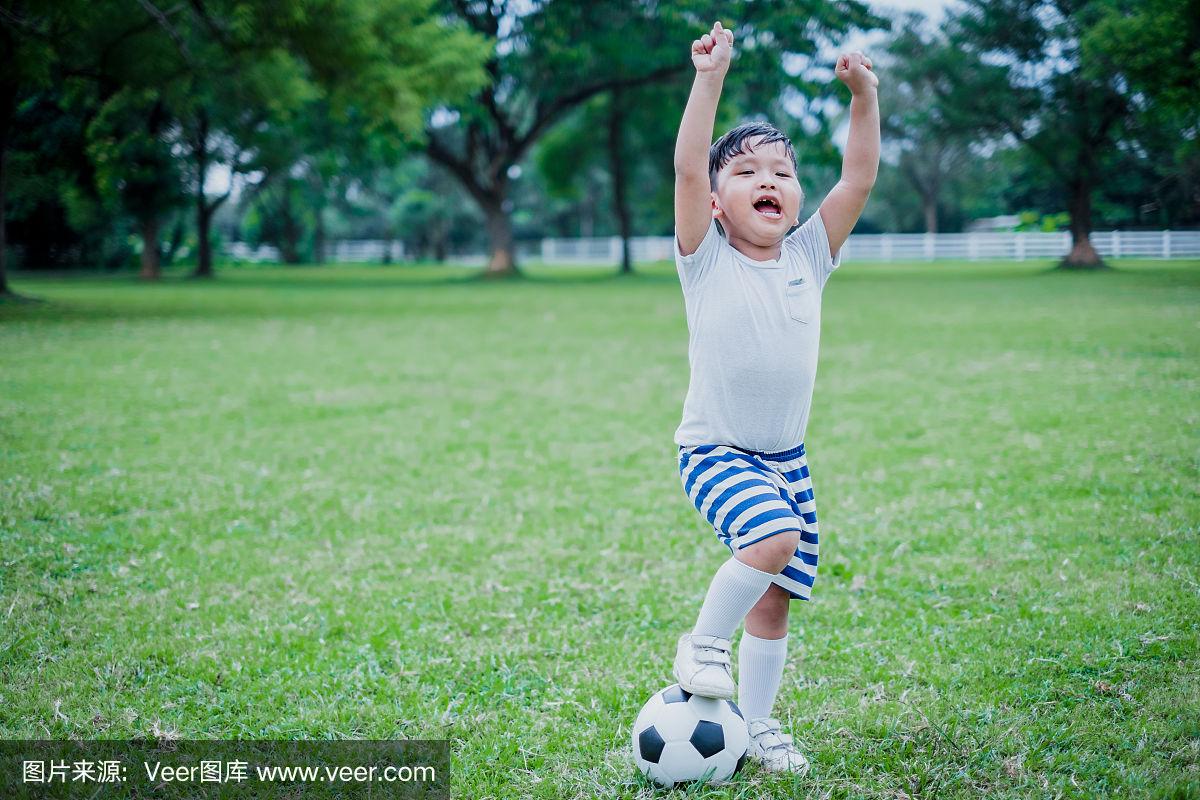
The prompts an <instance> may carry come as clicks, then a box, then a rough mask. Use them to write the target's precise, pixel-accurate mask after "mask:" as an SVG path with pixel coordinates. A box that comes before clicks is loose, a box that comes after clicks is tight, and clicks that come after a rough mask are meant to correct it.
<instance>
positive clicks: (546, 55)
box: [426, 0, 877, 276]
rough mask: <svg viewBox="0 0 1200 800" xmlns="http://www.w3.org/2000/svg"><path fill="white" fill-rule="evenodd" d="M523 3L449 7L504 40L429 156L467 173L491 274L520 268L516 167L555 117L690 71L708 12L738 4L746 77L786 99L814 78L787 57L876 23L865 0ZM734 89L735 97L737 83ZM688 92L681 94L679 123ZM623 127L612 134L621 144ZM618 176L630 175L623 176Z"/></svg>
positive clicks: (734, 15) (757, 91)
mask: <svg viewBox="0 0 1200 800" xmlns="http://www.w3.org/2000/svg"><path fill="white" fill-rule="evenodd" d="M515 5H516V4H512V5H510V3H508V2H507V1H506V0H495V2H477V1H475V0H448V1H447V3H446V6H445V7H446V9H447V11H448V12H450V13H453V14H455V15H456V16H457V17H458V18H459V19H462V20H463V21H465V22H466V23H467V24H468V25H470V26H471V28H472V29H474V30H476V31H478V32H479V33H481V34H483V35H485V36H488V37H489V38H492V39H494V40H495V41H496V48H495V51H494V53H493V54H492V57H491V59H490V60H489V61H488V62H487V64H486V70H487V74H488V83H487V84H486V85H485V86H484V87H483V88H482V89H480V90H479V91H478V92H476V93H474V94H473V95H471V97H470V100H469V101H467V102H464V103H459V104H456V105H453V106H450V107H447V108H443V109H440V110H439V111H438V112H436V113H434V114H433V115H432V116H431V118H430V121H429V124H428V125H427V128H426V138H427V146H426V150H427V153H428V155H429V157H430V158H431V159H432V160H434V161H436V162H437V163H439V164H441V165H443V166H444V167H445V168H446V169H447V170H448V171H449V172H450V173H451V174H453V175H454V176H455V177H456V178H457V179H458V180H459V181H460V182H461V183H462V184H463V186H464V187H465V188H466V189H467V191H468V192H469V193H470V195H471V196H472V197H473V198H474V199H475V202H476V203H477V204H478V205H479V207H480V209H481V210H482V211H483V213H484V215H485V218H486V220H487V230H488V236H489V240H490V255H489V261H488V269H487V274H489V275H494V276H501V275H510V274H513V273H515V271H516V263H515V259H514V255H513V232H512V222H511V217H510V213H511V210H512V208H511V201H510V200H509V196H508V195H509V188H510V180H511V178H510V171H512V170H513V168H514V167H515V166H517V165H518V163H519V162H520V161H521V160H522V158H524V156H525V155H526V154H527V153H528V152H529V151H530V149H531V148H532V147H533V145H534V144H535V143H537V142H538V141H539V140H540V139H541V138H542V136H543V135H545V134H546V132H547V131H549V130H550V128H551V127H553V126H554V125H555V124H557V123H558V122H560V121H561V120H562V119H564V118H565V117H566V116H567V115H568V114H569V113H570V112H571V111H572V110H574V109H576V108H578V107H579V106H580V105H582V104H584V103H586V102H588V101H589V100H590V99H592V98H594V97H597V96H600V95H604V94H608V93H612V92H619V93H621V96H622V97H624V96H625V95H626V94H627V93H629V92H631V91H633V90H634V89H636V88H637V87H643V86H650V85H654V84H658V83H661V82H664V81H669V80H671V79H675V78H680V77H684V76H686V75H687V74H689V72H690V70H691V65H690V63H689V62H688V59H687V57H686V56H687V45H688V42H689V41H690V38H689V37H690V33H689V32H693V31H698V30H701V29H702V28H703V26H704V25H705V24H706V22H705V21H706V20H707V21H708V23H709V24H710V23H711V20H713V19H716V18H717V15H718V14H721V15H729V18H730V20H731V25H732V26H733V27H735V28H736V29H737V30H738V35H739V37H740V38H739V41H741V42H742V43H743V47H742V54H743V55H742V57H743V58H744V59H745V61H746V63H747V68H746V74H745V76H744V80H745V82H746V85H747V86H748V88H750V89H752V90H754V91H753V92H752V94H754V95H755V98H756V100H755V102H759V103H763V102H770V101H774V100H776V99H777V98H780V96H781V91H782V89H783V88H784V87H785V86H789V85H791V86H798V85H803V81H802V80H801V79H799V78H797V77H795V76H790V75H788V74H787V72H786V70H785V69H784V61H785V56H787V55H788V54H811V53H814V52H816V51H817V50H818V48H819V45H820V44H821V43H823V42H825V41H826V39H827V37H828V36H829V35H831V34H833V33H837V32H844V31H846V30H849V29H851V28H854V27H866V26H869V25H873V24H875V22H877V20H876V18H875V17H873V16H871V15H870V13H869V12H868V10H867V7H866V5H865V4H863V3H861V2H855V1H854V0H848V1H847V2H841V3H837V4H826V3H824V2H819V0H803V1H802V2H783V0H759V2H743V3H734V4H724V5H722V6H717V5H716V4H710V3H705V2H688V1H687V0H660V1H659V2H650V1H649V0H598V1H597V2H588V3H579V2H570V1H569V0H548V1H547V2H545V3H541V4H536V5H533V6H531V7H530V8H529V9H528V10H527V11H525V13H521V12H520V11H519V10H518V9H517V8H516V7H515ZM614 23H615V24H614ZM759 68H764V69H763V70H762V74H759V73H760V69H759ZM756 81H757V84H756V83H755V82H756ZM729 94H730V97H731V99H732V98H733V97H734V95H735V94H736V93H734V92H730V93H729ZM684 99H685V98H684V97H680V98H679V100H678V102H677V103H676V104H675V105H676V106H677V107H676V108H674V112H675V121H674V125H677V124H678V116H677V115H678V113H679V111H680V109H682V107H683V102H684ZM617 113H618V114H620V113H623V108H621V107H618V109H617ZM605 128H607V126H605ZM618 133H620V132H619V131H618ZM619 138H620V137H619V136H618V137H616V138H613V137H611V136H610V140H611V141H614V142H616V146H617V147H618V148H620V147H621V144H620V142H619V141H618V140H619ZM618 178H621V179H622V180H620V181H619V182H621V183H623V176H621V175H618Z"/></svg>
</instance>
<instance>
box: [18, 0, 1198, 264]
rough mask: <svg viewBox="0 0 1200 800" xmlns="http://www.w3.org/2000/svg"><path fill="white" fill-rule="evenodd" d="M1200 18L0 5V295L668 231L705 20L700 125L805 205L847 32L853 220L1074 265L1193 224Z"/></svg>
mask: <svg viewBox="0 0 1200 800" xmlns="http://www.w3.org/2000/svg"><path fill="white" fill-rule="evenodd" d="M1198 5H1200V4H1198V3H1197V2H1195V1H1194V0H1192V1H1188V2H1184V1H1182V0H1148V1H1147V2H1136V3H1135V2H1129V1H1126V0H1091V1H1090V2H1031V1H1030V0H989V1H987V2H985V1H984V0H967V2H963V3H960V4H959V5H956V6H953V7H951V9H950V10H949V11H948V13H947V14H946V16H945V17H944V18H943V19H942V20H941V21H940V22H939V24H937V25H933V24H931V23H930V22H929V21H928V20H925V19H924V18H922V17H920V16H918V15H911V14H910V15H905V16H898V17H896V18H894V19H888V18H885V17H884V16H880V15H879V14H877V13H872V11H871V10H870V9H869V8H868V6H867V5H865V4H864V3H861V2H855V1H854V0H844V1H842V2H820V1H819V0H801V1H800V2H794V1H793V2H782V0H759V2H727V3H721V4H717V3H709V2H692V1H691V0H641V1H638V0H597V1H596V2H588V3H577V2H568V1H565V0H547V2H543V3H537V4H511V5H510V4H509V3H508V2H506V1H505V0H284V1H281V0H276V1H274V2H268V1H267V0H181V1H180V2H176V3H174V4H172V5H167V4H166V3H164V2H163V1H162V0H98V1H97V2H90V3H87V2H82V0H54V2H49V1H48V0H21V1H20V2H12V3H6V4H5V5H4V7H3V9H2V11H0V22H2V27H0V60H2V61H0V236H2V237H3V239H0V288H3V287H4V283H3V275H4V268H5V267H6V266H7V264H8V263H9V262H10V261H13V260H15V263H17V264H19V265H20V266H21V267H24V268H41V267H58V268H62V267H73V266H86V267H96V266H104V267H110V268H115V267H119V266H122V265H125V264H128V263H131V262H133V261H135V260H136V262H137V263H138V264H140V271H141V274H142V275H143V276H144V277H146V278H149V279H153V278H155V277H157V276H158V275H159V274H160V271H161V265H162V264H163V263H164V262H167V263H170V262H176V261H183V262H186V263H189V264H192V265H194V271H195V274H197V275H200V276H211V275H212V274H213V261H214V256H213V248H214V240H215V239H218V238H224V239H229V238H239V239H246V240H248V241H251V242H263V243H269V244H273V245H275V246H276V247H278V248H279V251H280V253H281V255H282V258H283V259H284V260H286V261H289V262H303V261H320V260H321V258H322V255H323V253H324V251H325V243H326V242H327V241H329V240H330V239H333V238H342V237H355V238H364V237H365V238H381V239H394V240H398V241H403V242H404V244H405V247H406V250H407V252H409V253H413V254H416V255H419V256H421V257H431V258H444V257H446V256H447V255H448V254H450V253H452V252H454V251H456V250H462V249H467V248H469V249H484V250H485V251H486V252H487V253H488V254H489V259H488V260H489V271H490V272H491V273H493V274H498V275H499V274H508V273H511V272H513V271H515V270H516V269H517V259H516V243H517V242H518V241H519V240H521V239H524V238H538V237H541V236H545V235H560V236H573V235H620V236H622V237H624V238H626V239H628V237H630V236H633V235H645V234H669V233H670V231H671V218H670V209H671V203H670V191H671V189H670V187H671V176H670V174H669V173H670V163H671V162H670V154H671V152H672V145H673V141H674V136H675V130H676V127H677V125H678V119H679V114H680V113H681V110H682V108H683V103H684V100H685V99H686V94H687V90H688V86H689V82H690V78H691V72H690V64H689V63H688V59H687V57H686V56H687V44H688V43H689V42H690V40H691V38H690V37H692V35H693V33H694V32H695V31H698V30H701V29H703V28H705V27H706V25H707V24H710V23H711V20H712V19H716V18H721V19H722V20H724V21H725V22H726V23H727V24H728V25H730V26H731V27H734V28H735V29H736V30H737V33H738V50H737V62H736V64H735V68H734V69H733V70H732V71H731V73H730V85H729V87H728V89H727V91H726V95H725V101H724V102H723V104H722V109H721V113H722V119H719V120H718V127H721V126H728V125H731V124H733V123H734V122H735V121H736V120H738V119H739V118H742V117H746V116H764V117H767V118H769V119H771V120H772V121H774V122H775V123H776V124H777V125H779V126H780V127H781V128H783V129H784V130H786V131H787V132H788V133H789V134H790V135H792V136H793V139H794V141H795V143H796V147H797V152H798V154H799V156H800V158H801V161H802V169H801V180H802V183H803V185H804V186H805V188H806V193H807V195H808V197H809V200H810V205H811V204H812V203H815V202H816V201H819V199H820V197H821V195H822V193H823V191H824V190H825V189H826V188H828V186H830V185H832V183H833V181H834V180H835V179H836V174H837V169H838V166H839V163H840V155H839V153H838V150H837V148H836V147H835V146H834V144H833V142H834V140H835V138H836V132H837V131H838V129H839V126H840V125H841V124H842V122H843V115H844V113H845V104H844V100H845V99H846V98H844V97H842V96H841V95H840V94H839V93H838V92H837V90H836V88H835V86H836V82H834V81H833V80H832V71H831V68H830V67H831V63H832V55H831V54H832V53H833V52H835V51H836V48H837V47H838V46H839V45H840V44H841V43H842V42H844V41H845V40H846V38H847V37H849V36H851V35H856V34H857V35H861V34H862V32H864V31H874V32H875V35H876V36H878V37H879V40H880V41H881V42H882V52H879V51H877V56H878V57H877V58H876V63H877V66H878V69H879V70H880V72H881V73H882V75H883V85H882V87H881V101H882V102H883V104H884V109H883V110H884V116H885V123H884V124H885V157H884V159H885V163H884V165H883V168H882V171H881V175H880V180H879V184H878V186H877V189H876V192H875V194H874V196H873V198H872V202H871V204H870V205H869V206H868V209H867V213H866V215H865V216H864V218H863V220H862V221H861V223H860V228H859V229H860V230H862V231H881V230H889V231H922V230H929V231H934V230H960V229H961V228H962V226H964V225H965V224H966V223H967V222H969V221H970V220H971V219H975V218H978V217H986V216H992V215H996V214H1001V213H1015V212H1025V216H1024V220H1025V224H1027V225H1030V226H1047V227H1053V226H1058V225H1064V226H1065V227H1068V228H1069V229H1070V230H1071V232H1072V234H1073V237H1074V243H1075V245H1074V248H1073V249H1072V252H1071V254H1070V256H1068V258H1067V263H1068V264H1070V265H1080V266H1088V265H1095V264H1097V263H1098V262H1099V259H1098V257H1097V256H1096V254H1095V252H1094V251H1092V250H1091V247H1090V245H1089V244H1088V243H1087V233H1088V232H1089V231H1090V230H1092V229H1093V228H1095V227H1097V226H1103V227H1122V228H1130V227H1168V226H1172V227H1178V226H1189V225H1195V224H1197V222H1198V221H1200V184H1198V180H1200V147H1198V146H1197V133H1198V129H1200V118H1198V116H1197V109H1198V108H1200V96H1198V91H1197V88H1196V87H1197V82H1196V81H1195V79H1194V76H1195V74H1197V68H1198V67H1200V63H1198V60H1200V47H1198V45H1200V32H1198V27H1200V8H1198V7H1197V6H1198ZM827 62H828V63H827ZM231 199H235V202H230V200H231ZM624 268H625V269H629V268H630V264H629V257H628V247H626V255H625V259H624Z"/></svg>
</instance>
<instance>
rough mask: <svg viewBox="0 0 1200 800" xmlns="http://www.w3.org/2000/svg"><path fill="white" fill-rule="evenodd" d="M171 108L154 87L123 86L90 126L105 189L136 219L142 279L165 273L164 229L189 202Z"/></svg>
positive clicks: (90, 140)
mask: <svg viewBox="0 0 1200 800" xmlns="http://www.w3.org/2000/svg"><path fill="white" fill-rule="evenodd" d="M167 122H168V118H167V112H166V108H165V105H164V103H163V99H162V97H161V96H160V95H159V94H158V93H157V92H155V91H154V90H150V89H147V90H141V91H135V90H131V89H122V90H121V91H119V92H117V93H116V94H115V95H113V97H111V98H109V100H108V101H107V102H106V103H104V104H103V106H102V108H101V109H100V111H99V113H98V114H97V115H96V117H95V118H94V119H93V120H92V122H91V124H89V125H88V128H87V132H88V153H89V155H90V156H91V160H92V163H93V164H94V165H95V169H96V183H97V185H98V187H99V189H100V190H101V192H102V193H103V194H104V195H106V196H107V197H108V198H110V199H111V200H112V201H113V202H115V203H116V204H117V206H118V207H119V208H120V209H122V210H123V211H125V212H126V213H128V214H129V215H130V216H132V217H133V218H134V219H135V220H136V221H137V227H138V232H139V234H140V236H141V239H142V253H141V271H140V273H139V275H140V277H141V278H142V279H143V280H157V279H158V278H159V277H160V275H161V248H160V245H159V228H160V225H161V223H162V220H163V217H164V216H165V215H166V214H167V213H168V212H170V211H171V210H173V209H175V208H177V207H179V206H180V205H181V204H182V203H183V200H184V194H183V181H182V177H181V176H180V174H179V169H178V165H177V164H176V162H175V158H174V156H173V154H172V153H171V149H170V144H169V142H168V141H167V138H166V127H167Z"/></svg>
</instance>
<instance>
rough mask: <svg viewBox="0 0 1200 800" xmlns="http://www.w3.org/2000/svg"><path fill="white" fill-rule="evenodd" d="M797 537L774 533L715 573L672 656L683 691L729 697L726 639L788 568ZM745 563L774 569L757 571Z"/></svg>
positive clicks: (729, 647) (730, 672)
mask: <svg viewBox="0 0 1200 800" xmlns="http://www.w3.org/2000/svg"><path fill="white" fill-rule="evenodd" d="M799 539H800V532H799V531H783V532H781V533H778V534H775V535H774V536H770V537H768V538H766V539H764V540H762V541H760V542H756V543H754V544H752V545H749V546H747V547H745V548H743V549H742V550H739V551H738V553H737V554H736V555H735V556H734V557H733V558H730V559H729V560H728V561H726V562H725V563H724V564H722V565H721V568H720V569H718V570H717V574H716V575H714V576H713V579H712V582H711V583H710V584H709V587H708V592H707V594H706V595H705V597H704V604H703V605H702V606H701V608H700V614H699V616H698V617H697V618H696V626H695V628H693V629H692V632H691V633H685V634H684V635H683V636H681V637H680V638H679V644H678V648H677V650H676V653H675V666H674V674H675V679H676V680H677V681H679V685H680V686H682V687H683V688H684V689H685V690H686V691H689V692H692V693H694V694H699V695H703V696H705V697H724V698H732V697H733V695H734V691H735V688H736V687H735V686H734V683H733V668H732V663H731V658H732V653H733V645H732V644H731V642H730V639H731V638H732V637H733V632H734V631H735V630H737V626H738V625H739V624H740V623H741V621H742V620H743V619H745V617H746V614H747V613H748V612H749V611H750V609H752V608H753V607H754V606H755V604H757V603H758V602H759V601H760V600H761V599H762V598H763V595H764V594H765V593H766V592H767V590H768V588H769V587H770V586H771V582H772V581H773V580H774V579H775V578H776V576H777V575H778V574H779V571H780V570H782V569H783V568H784V567H785V566H787V563H788V559H789V558H790V557H791V554H792V553H793V552H795V548H796V544H797V542H798V541H799ZM747 561H753V562H754V563H756V564H759V565H761V566H765V567H767V569H770V570H773V571H770V572H768V571H764V570H761V569H758V568H756V567H754V566H751V565H750V564H749V563H746V562H747Z"/></svg>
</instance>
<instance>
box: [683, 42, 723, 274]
mask: <svg viewBox="0 0 1200 800" xmlns="http://www.w3.org/2000/svg"><path fill="white" fill-rule="evenodd" d="M732 55H733V32H732V31H727V30H725V29H724V28H722V27H721V23H720V22H717V23H716V24H715V25H713V28H712V31H710V32H709V33H706V34H704V36H703V38H700V39H697V40H696V41H694V42H692V64H693V65H695V67H696V80H695V82H693V83H692V93H691V95H689V96H688V102H687V108H685V109H684V110H683V119H682V120H681V121H680V123H679V138H678V139H676V140H675V235H676V237H677V238H678V239H679V252H680V253H682V254H683V255H685V256H688V255H691V254H692V253H694V252H696V248H698V247H699V246H700V242H702V241H704V235H705V234H706V233H707V232H708V227H709V225H711V224H712V195H711V194H710V192H711V189H710V187H709V178H708V148H709V145H710V144H711V143H712V135H713V124H714V122H715V121H716V117H717V102H718V101H719V100H720V99H721V87H722V85H723V84H724V83H725V73H726V72H727V71H728V70H729V59H730V57H731V56H732Z"/></svg>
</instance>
